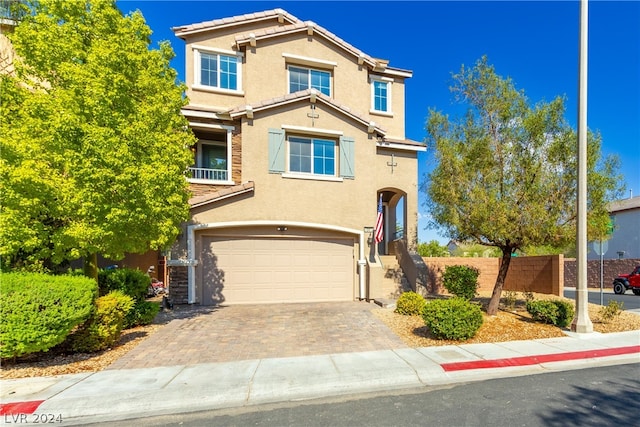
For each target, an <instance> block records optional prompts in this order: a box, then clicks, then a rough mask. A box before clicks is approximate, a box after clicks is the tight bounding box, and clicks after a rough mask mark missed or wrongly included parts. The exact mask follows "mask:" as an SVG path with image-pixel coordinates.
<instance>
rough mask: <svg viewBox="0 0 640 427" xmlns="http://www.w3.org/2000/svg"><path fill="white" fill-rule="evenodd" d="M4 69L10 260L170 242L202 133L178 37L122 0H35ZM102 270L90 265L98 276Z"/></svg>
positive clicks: (51, 260)
mask: <svg viewBox="0 0 640 427" xmlns="http://www.w3.org/2000/svg"><path fill="white" fill-rule="evenodd" d="M23 4H24V5H25V7H26V8H27V9H26V11H27V12H28V13H26V14H25V15H24V17H23V19H22V21H21V22H20V23H19V24H18V25H17V27H16V28H15V31H14V32H13V33H11V34H9V37H10V40H11V42H12V44H13V46H14V48H15V51H16V54H17V59H16V61H15V68H16V73H15V75H3V76H0V79H1V80H0V84H1V87H0V89H1V91H2V101H1V102H2V104H1V108H0V119H1V120H0V135H2V138H1V141H0V144H1V145H0V149H1V150H2V156H1V159H0V178H1V180H0V192H1V194H2V196H1V203H2V207H1V211H0V256H2V257H3V262H4V264H14V265H15V264H22V265H23V266H34V265H35V266H37V265H38V264H39V265H42V266H44V267H48V266H54V265H56V264H58V263H60V262H62V261H64V260H68V259H75V258H78V257H82V256H84V257H86V258H85V259H88V260H89V261H90V262H89V265H91V264H94V263H95V254H97V253H101V254H104V255H105V256H107V257H109V258H111V259H119V258H121V257H122V256H123V255H124V253H125V252H132V253H140V252H144V251H146V250H149V249H158V248H164V247H167V246H168V245H170V244H171V243H172V242H173V241H174V239H175V237H176V236H177V234H178V226H179V224H180V222H182V221H184V220H186V219H187V218H188V204H187V200H188V197H189V196H188V188H187V182H186V180H185V176H184V171H185V170H186V169H187V167H188V166H189V164H190V163H191V162H192V157H191V153H190V151H189V146H190V145H192V144H193V143H194V137H193V134H192V133H191V131H190V130H189V129H188V126H187V122H186V120H185V118H184V117H183V116H182V115H181V113H180V109H181V107H182V106H184V105H185V103H186V100H185V98H184V97H183V92H184V87H183V85H181V84H178V83H177V82H176V76H177V73H176V71H175V70H173V69H172V68H171V67H170V65H169V62H170V60H171V58H172V57H173V55H174V54H173V51H172V49H171V47H170V45H169V43H168V42H162V43H160V44H159V46H158V48H157V49H151V48H150V35H151V30H150V29H149V27H148V26H147V25H146V23H145V20H144V18H143V16H142V15H141V14H140V13H139V12H134V13H131V14H129V15H127V16H123V14H122V13H121V12H120V11H119V10H118V9H117V8H116V6H115V1H113V0H91V1H85V0H37V1H35V0H34V1H25V2H24V3H23ZM94 273H95V272H93V271H92V272H91V275H92V276H93V275H94Z"/></svg>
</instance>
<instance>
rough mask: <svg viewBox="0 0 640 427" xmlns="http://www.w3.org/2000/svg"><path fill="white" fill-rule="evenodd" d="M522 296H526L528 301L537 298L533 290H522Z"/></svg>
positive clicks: (525, 298)
mask: <svg viewBox="0 0 640 427" xmlns="http://www.w3.org/2000/svg"><path fill="white" fill-rule="evenodd" d="M522 296H523V297H524V300H525V301H526V302H529V301H533V300H534V299H535V296H534V295H533V292H530V291H524V292H522Z"/></svg>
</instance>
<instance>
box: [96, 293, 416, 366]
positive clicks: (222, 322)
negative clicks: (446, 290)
mask: <svg viewBox="0 0 640 427" xmlns="http://www.w3.org/2000/svg"><path fill="white" fill-rule="evenodd" d="M377 309H378V308H377V306H376V305H374V304H372V303H366V302H340V303H334V302H332V303H305V304H267V305H236V306H227V307H198V306H193V307H189V306H176V307H175V308H174V310H173V311H170V312H167V313H163V314H161V316H162V315H164V316H169V317H171V318H172V319H171V320H170V321H169V322H168V323H167V324H165V325H164V326H162V327H161V329H160V330H158V331H157V332H155V333H154V334H153V335H151V336H150V337H149V338H147V339H146V340H144V341H143V342H142V343H141V344H140V345H138V346H137V347H136V348H134V349H133V350H131V351H130V352H129V353H127V354H125V355H124V356H123V357H121V358H120V359H119V360H117V361H116V362H114V363H113V364H112V365H111V366H109V369H130V368H147V367H156V366H172V365H193V364H198V363H212V362H230V361H234V360H248V359H264V358H273V357H290V356H308V355H314V354H330V353H346V352H358V351H371V350H386V349H394V348H403V347H406V345H405V344H404V343H403V342H402V340H401V339H400V338H399V337H398V336H397V335H395V334H394V333H393V332H392V331H391V330H390V329H389V328H387V326H386V325H384V323H382V322H381V321H380V320H379V319H378V318H376V317H375V316H374V315H373V314H372V313H371V310H377Z"/></svg>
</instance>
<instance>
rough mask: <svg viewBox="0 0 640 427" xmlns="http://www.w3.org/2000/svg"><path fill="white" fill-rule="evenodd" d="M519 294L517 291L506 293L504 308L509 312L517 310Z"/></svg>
mask: <svg viewBox="0 0 640 427" xmlns="http://www.w3.org/2000/svg"><path fill="white" fill-rule="evenodd" d="M517 297H518V293H517V292H515V291H506V292H505V293H504V306H505V307H506V308H507V309H508V310H514V309H515V308H516V300H517Z"/></svg>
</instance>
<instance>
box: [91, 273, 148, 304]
mask: <svg viewBox="0 0 640 427" xmlns="http://www.w3.org/2000/svg"><path fill="white" fill-rule="evenodd" d="M150 284H151V278H150V277H149V276H148V275H147V274H145V273H143V272H142V271H140V270H132V269H130V268H116V269H113V270H100V272H99V273H98V286H99V288H100V295H101V296H104V295H107V294H108V293H109V292H111V291H122V292H124V294H125V295H129V296H130V297H131V298H133V299H134V300H135V301H143V300H144V299H145V297H146V296H147V289H148V288H149V285H150Z"/></svg>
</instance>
